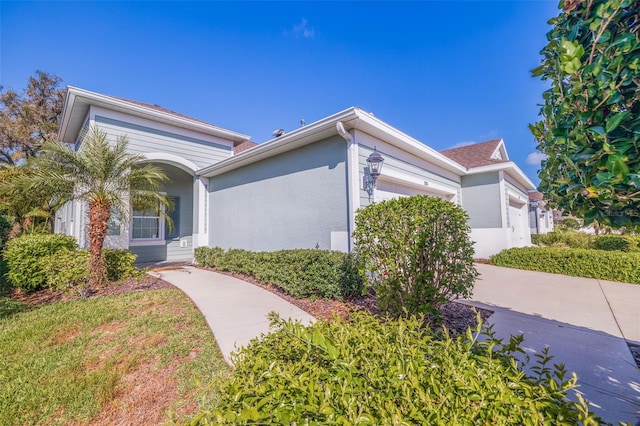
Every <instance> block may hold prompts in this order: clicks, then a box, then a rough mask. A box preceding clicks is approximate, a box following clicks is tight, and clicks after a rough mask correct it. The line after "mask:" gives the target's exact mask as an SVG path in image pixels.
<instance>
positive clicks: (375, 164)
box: [364, 147, 384, 193]
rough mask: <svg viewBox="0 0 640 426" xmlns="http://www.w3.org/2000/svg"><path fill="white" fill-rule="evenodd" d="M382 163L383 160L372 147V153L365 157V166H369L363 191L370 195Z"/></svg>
mask: <svg viewBox="0 0 640 426" xmlns="http://www.w3.org/2000/svg"><path fill="white" fill-rule="evenodd" d="M383 162H384V158H382V155H380V153H379V152H378V150H377V149H376V148H375V147H374V148H373V152H372V153H371V154H370V155H369V157H367V165H368V166H369V175H368V176H367V175H365V177H364V178H365V181H364V189H365V190H366V191H367V192H369V193H371V192H373V190H374V189H375V187H376V180H377V179H378V176H380V171H381V170H382V163H383Z"/></svg>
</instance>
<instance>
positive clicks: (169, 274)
mask: <svg viewBox="0 0 640 426" xmlns="http://www.w3.org/2000/svg"><path fill="white" fill-rule="evenodd" d="M151 273H152V274H153V275H155V276H157V277H159V278H162V279H163V280H165V281H168V282H170V283H171V284H173V285H174V286H176V287H178V288H179V289H180V290H182V291H184V292H185V293H186V294H187V296H189V297H190V298H191V300H193V302H194V303H195V304H196V306H197V307H198V309H200V312H202V315H204V317H205V319H206V320H207V324H209V327H210V328H211V330H212V331H213V334H214V336H215V338H216V341H217V342H218V347H219V348H220V352H222V356H223V357H224V359H225V360H226V361H227V363H229V364H232V363H231V352H233V351H235V350H236V349H238V348H239V347H242V346H245V345H246V344H247V343H249V342H250V341H251V339H254V338H256V337H259V336H260V335H261V334H263V333H267V332H269V320H268V319H267V314H269V312H272V311H275V312H277V313H278V314H279V315H280V317H281V318H287V319H288V318H292V319H297V320H300V321H302V322H303V323H305V324H306V323H311V322H313V321H314V320H315V318H314V317H313V316H311V315H309V314H308V313H306V312H305V311H303V310H302V309H300V308H298V307H297V306H294V305H292V304H291V303H289V302H287V301H286V300H284V299H282V298H280V297H278V296H276V295H275V294H273V293H271V292H269V291H267V290H264V289H262V288H260V287H258V286H255V285H253V284H250V283H248V282H246V281H242V280H239V279H237V278H233V277H230V276H228V275H224V274H218V273H216V272H212V271H207V270H203V269H198V268H194V267H189V266H185V267H178V268H166V269H163V268H159V269H156V270H152V272H151Z"/></svg>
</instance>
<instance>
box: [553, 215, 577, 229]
mask: <svg viewBox="0 0 640 426" xmlns="http://www.w3.org/2000/svg"><path fill="white" fill-rule="evenodd" d="M556 226H557V227H558V229H566V230H569V229H573V230H578V229H580V227H581V226H582V225H581V224H580V222H578V221H577V220H576V219H574V218H572V217H567V218H565V219H562V221H560V222H559V223H558V224H557V225H556Z"/></svg>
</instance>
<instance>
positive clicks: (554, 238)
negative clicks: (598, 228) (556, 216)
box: [531, 231, 594, 249]
mask: <svg viewBox="0 0 640 426" xmlns="http://www.w3.org/2000/svg"><path fill="white" fill-rule="evenodd" d="M593 238H594V236H593V235H590V234H585V233H584V232H577V231H553V232H549V233H548V234H538V235H532V236H531V242H533V243H534V244H537V245H539V246H560V245H561V246H563V247H564V246H566V247H570V248H583V249H588V248H590V247H591V242H592V241H593Z"/></svg>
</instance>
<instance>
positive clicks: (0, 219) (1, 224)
mask: <svg viewBox="0 0 640 426" xmlns="http://www.w3.org/2000/svg"><path fill="white" fill-rule="evenodd" d="M12 226H13V222H12V221H10V220H9V218H8V217H6V216H2V215H0V255H1V254H2V251H3V250H4V246H5V244H7V241H8V239H9V233H10V232H11V228H12Z"/></svg>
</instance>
